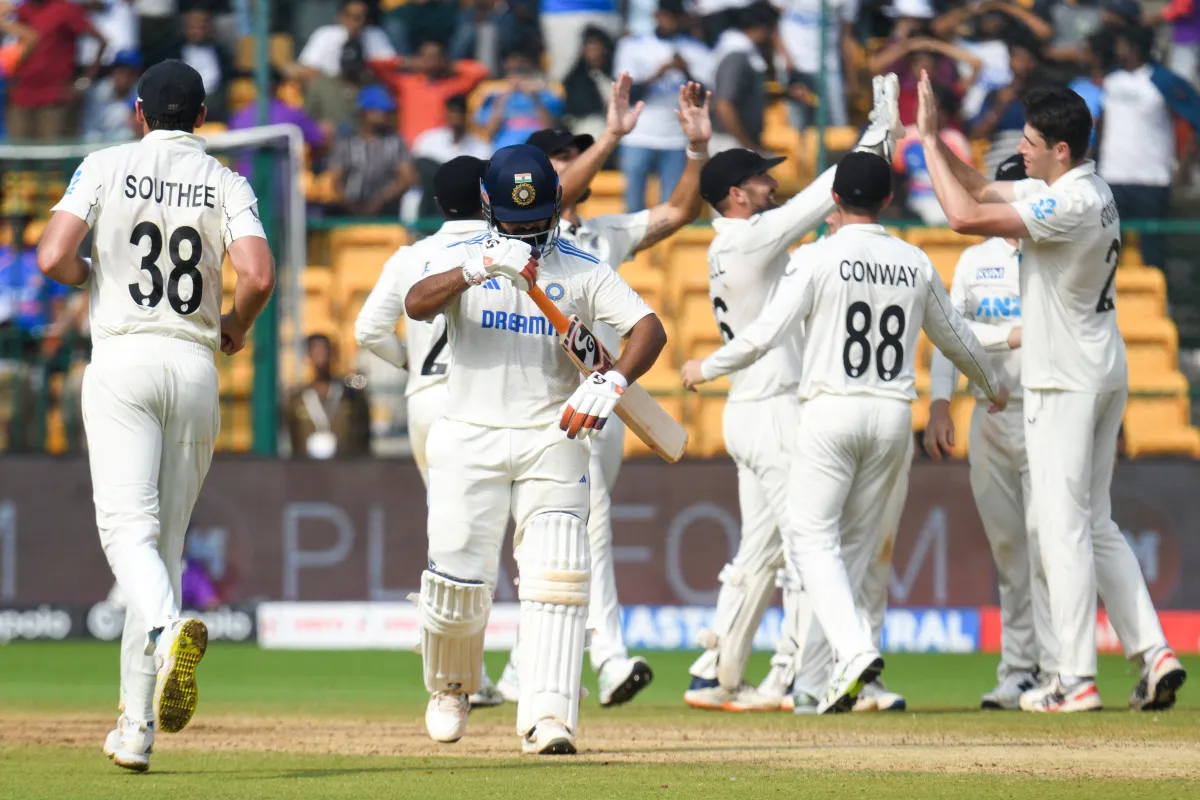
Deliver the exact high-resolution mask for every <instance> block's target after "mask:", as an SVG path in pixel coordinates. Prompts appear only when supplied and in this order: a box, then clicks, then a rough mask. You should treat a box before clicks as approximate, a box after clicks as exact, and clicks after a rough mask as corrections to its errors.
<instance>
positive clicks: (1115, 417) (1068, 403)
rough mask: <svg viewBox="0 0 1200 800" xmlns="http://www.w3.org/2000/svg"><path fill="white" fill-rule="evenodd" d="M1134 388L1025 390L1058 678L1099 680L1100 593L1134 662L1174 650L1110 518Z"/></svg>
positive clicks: (1032, 475)
mask: <svg viewBox="0 0 1200 800" xmlns="http://www.w3.org/2000/svg"><path fill="white" fill-rule="evenodd" d="M1128 395H1129V391H1128V390H1127V389H1120V390H1118V391H1114V392H1106V393H1104V394H1095V393H1090V392H1071V391H1062V390H1057V389H1026V390H1025V444H1026V447H1027V449H1028V452H1029V475H1030V479H1031V480H1032V482H1033V486H1034V491H1033V505H1034V511H1035V514H1036V519H1037V531H1038V542H1039V544H1040V546H1041V551H1042V564H1043V566H1044V567H1045V571H1046V583H1047V585H1048V586H1049V589H1050V618H1051V620H1052V622H1053V625H1054V632H1055V634H1056V636H1057V637H1058V669H1059V673H1060V674H1062V675H1065V676H1071V677H1094V676H1095V674H1096V590H1097V588H1098V589H1099V591H1100V597H1101V599H1103V600H1104V606H1105V608H1106V609H1107V610H1108V618H1109V621H1110V622H1111V623H1112V626H1113V630H1114V631H1116V634H1117V636H1118V637H1119V638H1120V640H1121V644H1122V646H1123V647H1124V648H1125V654H1126V656H1127V657H1129V658H1133V657H1135V656H1138V655H1141V654H1143V653H1145V652H1146V651H1147V650H1150V649H1153V648H1155V647H1159V646H1161V645H1165V644H1166V639H1165V638H1164V637H1163V632H1162V627H1161V626H1160V625H1159V623H1158V615H1157V614H1155V612H1154V605H1153V603H1152V602H1151V601H1150V592H1149V591H1148V590H1147V589H1146V581H1145V579H1143V577H1142V570H1141V566H1140V565H1139V564H1138V561H1137V557H1136V556H1134V554H1133V550H1132V549H1131V548H1130V547H1129V543H1128V542H1127V541H1125V537H1124V536H1123V535H1122V534H1121V530H1120V528H1118V527H1117V524H1116V523H1115V522H1113V519H1112V497H1111V496H1110V489H1111V485H1112V476H1113V468H1114V467H1115V462H1116V457H1117V434H1118V432H1119V431H1120V428H1121V418H1122V416H1123V415H1124V413H1125V401H1126V399H1127V398H1128Z"/></svg>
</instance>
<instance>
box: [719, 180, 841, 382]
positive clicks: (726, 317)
mask: <svg viewBox="0 0 1200 800" xmlns="http://www.w3.org/2000/svg"><path fill="white" fill-rule="evenodd" d="M834 171H835V170H834V169H832V168H831V169H829V170H827V171H826V172H825V173H824V174H823V175H821V177H819V178H817V180H816V181H815V182H814V183H813V184H812V185H811V186H809V187H808V188H807V189H805V190H804V191H802V192H800V193H799V194H797V195H796V196H795V197H793V198H792V199H791V200H789V201H788V202H786V203H784V204H783V205H782V206H780V207H779V208H774V209H771V210H770V211H764V212H763V213H761V214H756V215H755V216H753V217H750V219H733V218H731V217H718V218H716V219H714V220H713V230H714V231H716V235H715V236H714V237H713V240H712V244H710V245H709V247H708V298H709V300H710V301H711V302H712V308H713V316H714V317H715V318H716V321H717V328H718V329H720V331H721V338H722V339H723V340H724V341H725V342H729V341H731V340H733V339H735V338H736V337H737V336H739V335H740V334H741V332H742V331H743V330H745V329H746V328H747V327H749V325H750V324H751V323H752V322H754V320H756V319H758V317H759V315H760V314H761V313H762V310H763V309H764V308H766V307H767V303H768V301H769V300H770V299H771V297H772V296H773V295H774V293H775V287H776V286H777V285H778V283H779V280H780V278H782V277H783V275H784V273H785V271H786V270H787V269H788V248H789V247H791V246H792V245H794V244H795V243H796V242H798V241H800V240H801V239H803V238H804V237H805V236H806V235H807V234H808V232H809V231H811V230H813V229H815V228H816V227H817V226H818V225H820V224H821V221H822V220H824V219H825V217H826V216H827V215H828V214H829V212H830V211H832V210H833V197H832V195H831V194H830V192H831V189H832V186H833V175H834ZM800 334H801V331H800V330H796V331H794V335H792V336H784V337H781V338H780V340H779V343H778V345H777V346H776V347H775V348H773V349H772V350H771V351H770V352H769V353H766V354H764V355H763V357H762V358H760V359H758V360H757V361H755V362H754V363H753V364H750V365H749V366H747V367H746V368H744V369H740V370H738V371H737V372H734V373H733V374H731V375H730V376H729V402H741V401H750V400H763V399H765V398H768V397H773V396H775V395H777V394H780V393H782V392H791V391H795V388H796V385H797V383H798V382H799V380H800V361H801V359H800V354H801V348H802V346H803V344H802V343H803V337H802V336H801V335H800Z"/></svg>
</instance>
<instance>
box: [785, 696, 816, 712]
mask: <svg viewBox="0 0 1200 800" xmlns="http://www.w3.org/2000/svg"><path fill="white" fill-rule="evenodd" d="M791 700H792V713H793V714H816V713H817V706H819V705H820V704H821V701H819V700H817V698H815V697H813V696H812V695H811V694H809V693H808V692H796V693H795V694H794V695H792V697H791Z"/></svg>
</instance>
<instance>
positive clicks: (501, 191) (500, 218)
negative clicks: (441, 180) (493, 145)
mask: <svg viewBox="0 0 1200 800" xmlns="http://www.w3.org/2000/svg"><path fill="white" fill-rule="evenodd" d="M480 185H481V187H482V194H483V202H484V204H485V205H488V206H490V207H491V216H492V218H493V219H495V220H496V221H497V222H534V221H536V220H539V219H552V218H553V217H554V216H555V215H556V214H557V213H558V195H559V187H558V174H557V173H556V172H555V171H554V167H552V166H551V165H550V159H549V158H548V157H547V156H546V154H545V153H543V152H542V151H541V150H539V149H538V148H536V147H534V146H532V145H528V144H514V145H509V146H508V147H501V148H500V149H499V150H497V151H496V152H495V153H493V154H492V158H491V161H489V162H488V166H487V170H485V171H484V173H483V180H482V181H481V182H480Z"/></svg>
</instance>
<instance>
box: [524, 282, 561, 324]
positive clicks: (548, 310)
mask: <svg viewBox="0 0 1200 800" xmlns="http://www.w3.org/2000/svg"><path fill="white" fill-rule="evenodd" d="M528 294H529V297H530V298H531V299H532V300H533V302H534V303H535V304H536V305H537V307H538V308H539V309H541V311H542V313H543V314H545V315H546V319H548V320H549V321H550V325H551V326H552V327H553V328H554V330H556V331H558V332H559V333H562V332H563V331H565V330H566V329H567V327H568V326H569V325H570V322H569V321H568V320H567V316H566V314H563V312H562V311H560V310H559V308H558V306H556V305H554V301H553V300H551V299H550V298H549V297H547V296H546V293H545V292H543V291H542V287H540V286H531V287H530V288H529V293H528Z"/></svg>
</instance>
